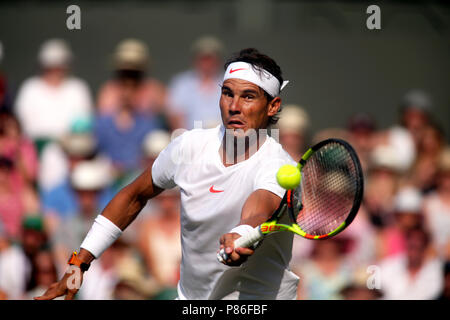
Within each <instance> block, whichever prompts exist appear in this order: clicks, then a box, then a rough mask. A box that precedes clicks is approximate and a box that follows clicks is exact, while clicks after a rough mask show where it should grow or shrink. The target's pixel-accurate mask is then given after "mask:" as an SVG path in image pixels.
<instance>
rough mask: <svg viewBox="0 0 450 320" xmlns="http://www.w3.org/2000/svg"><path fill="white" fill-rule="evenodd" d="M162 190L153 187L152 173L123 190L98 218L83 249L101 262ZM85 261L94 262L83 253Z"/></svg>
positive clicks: (145, 173)
mask: <svg viewBox="0 0 450 320" xmlns="http://www.w3.org/2000/svg"><path fill="white" fill-rule="evenodd" d="M162 191H163V190H162V189H160V188H158V187H156V186H153V182H152V177H151V170H146V171H145V172H144V173H142V174H141V175H140V176H139V177H138V178H136V180H135V181H133V182H132V183H131V184H129V185H128V186H126V187H125V188H123V189H122V190H120V191H119V192H118V193H117V194H116V196H114V198H113V199H112V200H111V201H110V202H109V203H108V205H107V206H106V207H105V209H104V210H103V212H102V213H101V215H99V216H98V217H97V218H96V219H95V222H94V224H93V226H92V228H91V230H90V231H89V233H88V234H87V236H86V238H85V240H84V241H83V243H82V245H81V247H82V248H83V249H85V250H84V251H86V250H87V251H89V253H90V255H91V256H93V257H95V258H98V257H99V256H100V255H101V254H102V252H103V251H104V250H106V249H107V248H108V247H109V246H110V245H111V244H112V243H114V241H115V240H116V239H117V238H118V237H120V235H121V233H122V231H123V230H125V229H126V227H127V226H128V225H130V223H131V222H133V220H134V219H135V218H136V216H137V215H138V214H139V212H140V211H141V210H142V208H143V207H144V206H145V205H146V203H147V201H148V200H149V199H151V198H153V197H155V196H156V195H158V194H159V193H161V192H162ZM83 257H86V258H88V259H91V257H89V255H87V254H86V253H83Z"/></svg>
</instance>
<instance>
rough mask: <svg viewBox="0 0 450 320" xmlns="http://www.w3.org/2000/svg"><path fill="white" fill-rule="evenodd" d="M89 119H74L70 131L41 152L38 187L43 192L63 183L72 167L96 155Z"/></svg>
mask: <svg viewBox="0 0 450 320" xmlns="http://www.w3.org/2000/svg"><path fill="white" fill-rule="evenodd" d="M92 130H93V128H92V122H91V121H90V119H76V120H75V121H74V122H73V123H72V126H71V129H70V132H69V133H68V134H65V135H64V136H62V137H61V138H60V139H58V140H57V141H55V142H52V143H49V144H47V145H46V146H45V148H44V149H43V150H42V153H41V159H40V170H39V179H38V182H39V188H40V190H41V192H43V193H45V192H48V191H50V190H52V189H53V188H55V187H57V186H59V185H61V184H63V183H64V182H65V181H66V180H67V179H68V177H69V174H70V172H71V170H72V169H73V167H74V166H75V165H76V164H77V163H79V162H81V161H83V160H89V159H93V158H95V157H96V156H98V148H97V141H96V139H95V137H94V134H93V133H92Z"/></svg>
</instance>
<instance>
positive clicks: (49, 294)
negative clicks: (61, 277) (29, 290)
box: [33, 283, 62, 300]
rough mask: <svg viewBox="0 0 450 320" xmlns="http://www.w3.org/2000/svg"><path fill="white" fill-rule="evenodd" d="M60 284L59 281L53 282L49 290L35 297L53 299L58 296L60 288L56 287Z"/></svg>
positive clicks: (37, 298) (36, 298) (35, 298)
mask: <svg viewBox="0 0 450 320" xmlns="http://www.w3.org/2000/svg"><path fill="white" fill-rule="evenodd" d="M57 286H58V283H53V284H51V285H50V287H49V288H48V289H47V291H45V292H44V294H43V295H41V296H38V297H34V298H33V299H34V300H51V299H54V298H56V297H58V296H59V295H62V294H59V295H58V290H57V289H56V288H57Z"/></svg>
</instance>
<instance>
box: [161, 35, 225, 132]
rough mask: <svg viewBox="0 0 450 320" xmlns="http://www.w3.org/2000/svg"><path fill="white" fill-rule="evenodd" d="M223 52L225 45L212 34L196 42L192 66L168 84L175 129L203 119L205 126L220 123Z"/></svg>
mask: <svg viewBox="0 0 450 320" xmlns="http://www.w3.org/2000/svg"><path fill="white" fill-rule="evenodd" d="M222 53H223V44H222V43H221V42H220V41H219V40H218V39H216V38H214V37H211V36H204V37H201V38H199V39H197V40H196V41H195V43H194V44H193V46H192V60H193V69H192V70H189V71H184V72H182V73H180V74H178V75H176V76H175V77H174V78H173V79H172V81H171V83H170V85H169V96H168V104H169V108H170V111H171V114H172V117H171V121H172V124H171V127H172V129H178V128H185V129H188V130H189V129H192V128H194V122H195V121H201V122H202V127H203V128H209V127H214V126H216V125H218V124H219V122H220V119H221V115H220V110H219V108H217V103H218V101H219V99H220V88H219V84H220V83H221V81H222V79H221V78H222V75H223V73H222V72H223V71H222V70H221V67H222Z"/></svg>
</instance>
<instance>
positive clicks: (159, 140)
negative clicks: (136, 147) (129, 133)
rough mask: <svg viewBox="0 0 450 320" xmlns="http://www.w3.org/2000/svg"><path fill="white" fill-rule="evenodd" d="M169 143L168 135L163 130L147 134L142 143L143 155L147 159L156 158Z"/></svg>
mask: <svg viewBox="0 0 450 320" xmlns="http://www.w3.org/2000/svg"><path fill="white" fill-rule="evenodd" d="M169 143H170V134H169V133H168V132H167V131H165V130H154V131H152V132H150V133H148V134H147V135H146V136H145V138H144V142H143V149H144V153H145V155H146V156H147V157H152V158H156V157H157V156H158V154H159V153H160V152H161V151H162V150H163V149H164V148H165V147H167V145H168V144H169Z"/></svg>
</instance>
